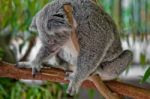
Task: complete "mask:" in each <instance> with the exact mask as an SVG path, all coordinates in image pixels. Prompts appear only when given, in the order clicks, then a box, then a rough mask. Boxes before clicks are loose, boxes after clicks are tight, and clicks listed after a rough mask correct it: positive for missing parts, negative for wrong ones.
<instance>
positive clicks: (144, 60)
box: [140, 53, 146, 65]
mask: <svg viewBox="0 0 150 99" xmlns="http://www.w3.org/2000/svg"><path fill="white" fill-rule="evenodd" d="M140 63H141V65H145V64H146V55H145V54H143V53H141V55H140Z"/></svg>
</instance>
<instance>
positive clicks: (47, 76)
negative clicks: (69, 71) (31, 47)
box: [0, 62, 150, 99]
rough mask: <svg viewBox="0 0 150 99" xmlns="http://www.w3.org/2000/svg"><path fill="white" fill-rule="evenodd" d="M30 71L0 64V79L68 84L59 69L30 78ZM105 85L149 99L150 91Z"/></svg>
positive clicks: (111, 83)
mask: <svg viewBox="0 0 150 99" xmlns="http://www.w3.org/2000/svg"><path fill="white" fill-rule="evenodd" d="M31 71H32V70H31V69H19V68H16V67H15V65H13V64H8V63H6V62H0V77H8V78H14V79H31V80H49V81H53V82H61V83H68V81H65V80H64V76H65V72H64V71H63V70H60V69H55V68H49V69H48V68H47V69H42V70H41V73H39V74H37V75H36V76H35V77H34V78H33V77H32V73H31ZM105 84H106V85H107V86H108V87H109V88H110V89H111V90H112V91H114V92H116V93H118V94H121V95H124V96H128V97H131V98H134V99H150V90H148V89H143V88H139V87H136V86H133V85H129V84H125V83H122V82H118V81H107V82H105ZM83 87H85V88H95V86H94V84H93V83H92V82H91V81H85V82H84V83H83Z"/></svg>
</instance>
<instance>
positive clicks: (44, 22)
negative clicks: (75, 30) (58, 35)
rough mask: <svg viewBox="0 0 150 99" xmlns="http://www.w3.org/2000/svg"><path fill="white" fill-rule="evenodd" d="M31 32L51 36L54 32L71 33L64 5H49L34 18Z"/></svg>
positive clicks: (54, 3)
mask: <svg viewBox="0 0 150 99" xmlns="http://www.w3.org/2000/svg"><path fill="white" fill-rule="evenodd" d="M30 30H32V31H37V32H39V33H47V34H49V35H51V34H54V32H60V31H68V30H70V31H71V26H70V24H69V23H68V21H67V18H66V14H65V12H64V10H63V5H60V4H59V3H56V2H53V3H49V4H47V5H46V6H45V7H44V8H43V9H42V10H40V11H39V12H38V13H37V14H36V16H35V17H34V18H33V21H32V23H31V26H30Z"/></svg>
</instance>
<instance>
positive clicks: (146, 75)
mask: <svg viewBox="0 0 150 99" xmlns="http://www.w3.org/2000/svg"><path fill="white" fill-rule="evenodd" d="M149 78H150V67H149V68H148V69H147V70H146V72H145V74H144V77H143V79H142V81H141V82H142V83H143V82H146V81H147V80H148V79H149Z"/></svg>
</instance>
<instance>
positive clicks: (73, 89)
mask: <svg viewBox="0 0 150 99" xmlns="http://www.w3.org/2000/svg"><path fill="white" fill-rule="evenodd" d="M79 87H80V84H78V83H76V82H75V81H74V80H73V81H70V83H69V86H68V89H67V91H66V93H67V94H69V95H71V96H73V95H75V94H77V93H78V90H79Z"/></svg>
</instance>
